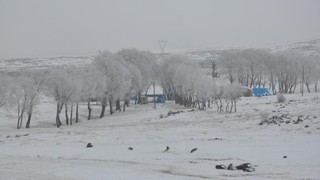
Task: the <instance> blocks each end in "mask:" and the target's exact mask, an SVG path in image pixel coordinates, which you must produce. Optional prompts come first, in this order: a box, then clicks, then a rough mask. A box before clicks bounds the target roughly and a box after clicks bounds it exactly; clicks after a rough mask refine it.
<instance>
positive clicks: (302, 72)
mask: <svg viewBox="0 0 320 180" xmlns="http://www.w3.org/2000/svg"><path fill="white" fill-rule="evenodd" d="M319 59H320V57H315V56H305V55H301V54H297V53H293V52H289V51H284V52H272V51H270V50H266V49H245V50H226V51H223V52H222V53H221V56H220V58H219V59H218V66H219V67H220V71H221V72H222V73H221V74H225V75H226V77H227V79H228V80H229V82H230V83H233V82H238V83H240V84H241V85H243V86H247V87H251V88H252V87H269V88H270V89H272V91H273V92H274V93H276V92H281V93H294V92H295V91H296V89H297V86H298V85H299V84H300V85H303V86H306V87H307V90H308V92H310V85H314V91H316V92H317V90H318V89H317V88H318V87H317V86H318V82H319V81H320V75H319V73H318V72H319V71H320V61H319ZM303 86H300V87H303Z"/></svg>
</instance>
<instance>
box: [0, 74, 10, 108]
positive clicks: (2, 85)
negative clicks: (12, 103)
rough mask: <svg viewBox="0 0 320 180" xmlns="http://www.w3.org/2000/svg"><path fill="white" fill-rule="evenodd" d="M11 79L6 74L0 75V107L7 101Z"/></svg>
mask: <svg viewBox="0 0 320 180" xmlns="http://www.w3.org/2000/svg"><path fill="white" fill-rule="evenodd" d="M11 81H12V80H11V79H10V78H9V77H8V76H7V75H1V77H0V108H1V107H3V106H5V105H6V104H7V103H8V100H9V98H10V97H11V94H12V90H13V89H12V84H11Z"/></svg>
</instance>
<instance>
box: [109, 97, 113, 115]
mask: <svg viewBox="0 0 320 180" xmlns="http://www.w3.org/2000/svg"><path fill="white" fill-rule="evenodd" d="M109 106H110V114H113V110H112V100H111V99H110V100H109Z"/></svg>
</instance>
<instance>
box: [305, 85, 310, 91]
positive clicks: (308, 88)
mask: <svg viewBox="0 0 320 180" xmlns="http://www.w3.org/2000/svg"><path fill="white" fill-rule="evenodd" d="M306 86H307V90H308V93H310V87H309V84H308V83H306Z"/></svg>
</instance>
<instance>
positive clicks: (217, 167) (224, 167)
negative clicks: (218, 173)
mask: <svg viewBox="0 0 320 180" xmlns="http://www.w3.org/2000/svg"><path fill="white" fill-rule="evenodd" d="M216 169H226V166H225V165H223V164H219V165H216Z"/></svg>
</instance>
